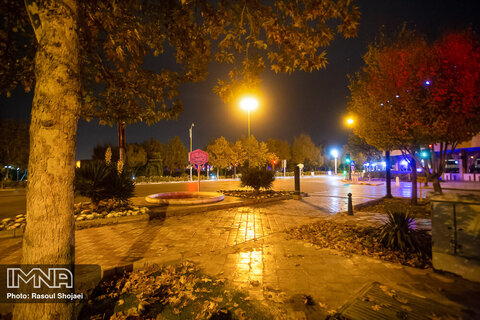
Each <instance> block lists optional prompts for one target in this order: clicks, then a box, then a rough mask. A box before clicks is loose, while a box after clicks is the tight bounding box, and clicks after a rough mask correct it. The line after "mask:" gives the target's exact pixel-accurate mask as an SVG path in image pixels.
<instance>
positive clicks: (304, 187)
mask: <svg viewBox="0 0 480 320" xmlns="http://www.w3.org/2000/svg"><path fill="white" fill-rule="evenodd" d="M342 178H343V177H341V176H337V177H335V176H327V175H322V176H304V177H302V179H301V191H302V192H306V193H311V194H312V195H315V196H327V197H346V196H347V194H348V193H349V192H351V193H352V194H353V198H354V199H356V198H370V199H372V198H378V197H382V196H384V195H385V182H384V181H372V183H373V184H376V185H366V186H365V185H356V184H349V183H345V182H342V181H341V179H342ZM442 186H443V187H444V188H447V189H450V188H456V189H466V190H472V192H475V191H476V192H480V182H459V181H452V182H445V183H443V184H442ZM201 187H202V191H217V190H231V189H240V181H239V180H208V181H202V183H201ZM196 188H197V183H196V182H191V183H188V182H179V183H158V184H139V185H136V186H135V195H136V196H137V197H145V196H147V195H149V194H154V193H160V192H171V191H196V190H197V189H196ZM273 189H274V190H294V181H293V177H277V179H276V180H275V182H274V183H273ZM431 191H433V190H432V189H431V184H430V188H423V189H422V195H423V196H425V195H426V194H427V192H431ZM445 191H446V192H454V191H455V190H445ZM411 193H412V185H411V183H409V182H400V184H399V185H398V186H397V185H396V184H395V182H394V181H393V182H392V194H393V195H394V196H399V197H410V196H411ZM75 200H76V202H79V201H87V199H86V198H82V197H77V198H76V199H75ZM25 202H26V200H25V189H17V190H0V219H4V218H8V217H15V216H16V215H18V214H20V213H25Z"/></svg>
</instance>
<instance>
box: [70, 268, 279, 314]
mask: <svg viewBox="0 0 480 320" xmlns="http://www.w3.org/2000/svg"><path fill="white" fill-rule="evenodd" d="M79 319H273V316H272V315H271V314H270V313H269V312H268V310H267V309H266V308H265V307H262V306H261V305H259V304H258V303H257V302H256V301H253V300H250V298H249V297H248V295H247V294H246V293H243V292H240V291H237V290H232V289H231V288H230V287H228V286H226V284H225V280H224V279H214V278H211V277H209V276H206V275H204V274H202V273H201V272H200V270H199V269H198V268H197V267H196V266H195V265H193V264H192V263H189V262H184V263H182V264H180V265H178V266H157V265H154V266H151V267H148V268H147V269H145V270H142V271H135V272H132V273H129V274H125V275H124V276H123V277H120V278H118V279H114V280H112V281H109V282H103V283H101V284H100V285H99V286H98V287H97V289H96V290H95V292H94V293H93V295H92V297H91V298H90V301H89V303H88V304H87V305H85V306H84V307H83V309H82V310H81V312H80V316H79Z"/></svg>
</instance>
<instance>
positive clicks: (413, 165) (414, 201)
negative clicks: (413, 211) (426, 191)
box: [410, 156, 417, 205]
mask: <svg viewBox="0 0 480 320" xmlns="http://www.w3.org/2000/svg"><path fill="white" fill-rule="evenodd" d="M410 166H411V168H412V199H411V203H412V204H413V205H417V161H416V160H415V158H414V157H413V156H412V158H411V160H410Z"/></svg>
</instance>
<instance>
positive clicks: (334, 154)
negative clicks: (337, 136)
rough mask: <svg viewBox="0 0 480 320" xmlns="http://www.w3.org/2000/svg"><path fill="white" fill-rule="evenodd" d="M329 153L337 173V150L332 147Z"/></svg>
mask: <svg viewBox="0 0 480 320" xmlns="http://www.w3.org/2000/svg"><path fill="white" fill-rule="evenodd" d="M330 154H331V155H332V156H333V157H334V158H335V175H337V158H338V150H337V149H333V150H332V151H330Z"/></svg>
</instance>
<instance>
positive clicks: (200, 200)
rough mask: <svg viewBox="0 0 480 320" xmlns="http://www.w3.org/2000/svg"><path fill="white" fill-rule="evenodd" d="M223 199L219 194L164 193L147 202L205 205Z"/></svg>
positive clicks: (147, 199) (152, 196)
mask: <svg viewBox="0 0 480 320" xmlns="http://www.w3.org/2000/svg"><path fill="white" fill-rule="evenodd" d="M223 199H225V196H224V195H223V194H221V193H218V192H164V193H157V194H151V195H149V196H146V197H145V201H147V202H149V203H155V204H169V205H195V204H205V203H212V202H218V201H222V200H223Z"/></svg>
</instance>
